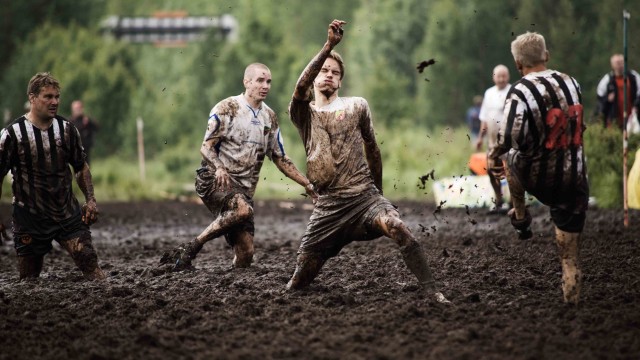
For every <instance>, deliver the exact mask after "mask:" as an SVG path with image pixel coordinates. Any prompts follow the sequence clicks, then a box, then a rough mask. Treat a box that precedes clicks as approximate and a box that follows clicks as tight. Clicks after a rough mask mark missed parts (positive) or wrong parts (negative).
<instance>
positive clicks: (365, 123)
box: [360, 111, 382, 194]
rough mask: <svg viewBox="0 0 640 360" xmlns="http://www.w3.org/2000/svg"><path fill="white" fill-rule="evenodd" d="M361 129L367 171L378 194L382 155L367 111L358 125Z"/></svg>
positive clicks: (380, 187) (380, 185)
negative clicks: (367, 166) (369, 172)
mask: <svg viewBox="0 0 640 360" xmlns="http://www.w3.org/2000/svg"><path fill="white" fill-rule="evenodd" d="M360 128H361V131H362V140H363V141H364V152H365V155H366V156H367V164H369V171H371V176H373V183H374V184H375V185H376V187H377V188H378V190H380V194H382V157H381V155H380V148H379V147H378V143H377V142H376V134H375V131H374V130H373V124H372V121H371V116H370V115H369V112H368V111H367V116H365V117H364V118H363V120H362V123H361V125H360Z"/></svg>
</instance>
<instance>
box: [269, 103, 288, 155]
mask: <svg viewBox="0 0 640 360" xmlns="http://www.w3.org/2000/svg"><path fill="white" fill-rule="evenodd" d="M268 136H269V141H268V146H269V148H268V149H267V156H268V157H269V159H271V161H273V159H275V158H282V157H284V156H285V155H286V153H285V151H284V142H283V141H282V134H281V133H280V126H279V124H278V118H277V116H276V114H275V113H273V114H272V115H271V129H270V130H269V135H268Z"/></svg>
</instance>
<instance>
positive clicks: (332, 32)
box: [327, 20, 347, 48]
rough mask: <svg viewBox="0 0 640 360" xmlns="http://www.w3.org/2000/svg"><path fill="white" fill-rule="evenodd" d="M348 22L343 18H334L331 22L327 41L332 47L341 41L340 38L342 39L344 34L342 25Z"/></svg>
mask: <svg viewBox="0 0 640 360" xmlns="http://www.w3.org/2000/svg"><path fill="white" fill-rule="evenodd" d="M346 23H347V22H346V21H342V20H333V21H332V22H331V24H329V30H328V35H327V41H328V42H329V45H331V47H332V48H333V47H334V46H336V45H338V44H339V43H340V40H342V35H343V34H344V31H343V30H342V26H343V25H345V24H346Z"/></svg>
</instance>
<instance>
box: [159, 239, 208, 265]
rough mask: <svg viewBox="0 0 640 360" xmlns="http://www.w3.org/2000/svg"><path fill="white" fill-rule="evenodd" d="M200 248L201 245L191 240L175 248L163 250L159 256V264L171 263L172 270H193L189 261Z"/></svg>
mask: <svg viewBox="0 0 640 360" xmlns="http://www.w3.org/2000/svg"><path fill="white" fill-rule="evenodd" d="M201 249H202V245H200V244H198V243H196V242H195V241H191V242H188V243H185V244H182V245H180V246H178V247H177V248H175V249H173V250H171V251H168V252H165V253H164V254H162V258H160V264H163V265H172V266H173V267H172V270H173V271H183V270H193V269H194V268H193V265H191V261H192V260H193V259H195V257H196V255H198V252H200V250H201Z"/></svg>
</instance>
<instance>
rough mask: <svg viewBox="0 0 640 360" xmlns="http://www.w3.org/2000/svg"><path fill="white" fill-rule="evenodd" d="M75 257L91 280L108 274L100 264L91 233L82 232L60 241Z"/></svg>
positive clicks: (99, 278) (77, 264)
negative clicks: (75, 236)
mask: <svg viewBox="0 0 640 360" xmlns="http://www.w3.org/2000/svg"><path fill="white" fill-rule="evenodd" d="M59 243H60V245H61V246H62V247H63V248H65V250H67V252H68V253H69V254H70V255H71V258H73V261H74V262H75V263H76V266H77V267H78V269H80V271H82V273H83V274H84V277H85V278H87V279H89V280H104V279H105V278H106V275H105V274H104V272H103V271H102V269H100V266H99V265H98V254H97V253H96V250H95V248H94V247H93V245H92V244H91V233H89V232H88V231H87V232H85V233H82V234H81V235H80V236H79V237H77V238H73V239H69V240H64V241H59Z"/></svg>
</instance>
